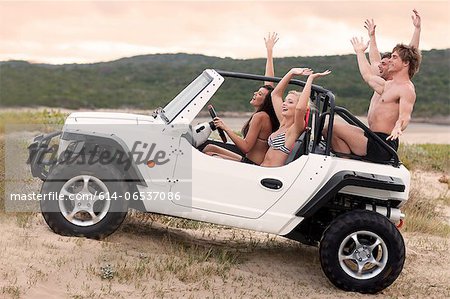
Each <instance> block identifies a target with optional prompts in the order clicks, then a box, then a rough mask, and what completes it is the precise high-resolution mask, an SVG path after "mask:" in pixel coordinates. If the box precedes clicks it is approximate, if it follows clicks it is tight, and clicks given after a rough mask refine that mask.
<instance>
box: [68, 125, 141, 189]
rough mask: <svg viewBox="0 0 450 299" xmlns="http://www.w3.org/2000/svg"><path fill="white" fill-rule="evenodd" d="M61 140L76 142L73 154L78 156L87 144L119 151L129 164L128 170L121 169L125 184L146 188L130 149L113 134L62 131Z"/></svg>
mask: <svg viewBox="0 0 450 299" xmlns="http://www.w3.org/2000/svg"><path fill="white" fill-rule="evenodd" d="M61 139H62V140H65V141H74V142H76V144H75V148H74V149H73V154H74V155H75V156H78V155H80V154H81V153H82V151H83V149H84V148H85V147H86V145H87V144H90V145H92V144H93V145H98V146H103V147H108V148H112V149H115V150H120V151H121V152H123V153H124V156H125V157H126V159H127V161H129V163H130V167H129V169H121V170H123V171H124V172H125V181H126V182H135V183H138V184H139V185H143V186H147V184H146V182H145V179H144V177H143V176H142V174H141V172H140V170H139V169H138V168H137V166H136V164H135V163H134V162H133V158H132V157H131V153H130V149H129V148H128V146H127V145H126V144H125V143H124V142H123V141H122V140H121V139H120V138H119V137H117V136H116V135H114V134H102V133H97V132H85V131H76V132H71V131H64V132H63V133H62V134H61Z"/></svg>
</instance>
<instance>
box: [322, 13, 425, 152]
mask: <svg viewBox="0 0 450 299" xmlns="http://www.w3.org/2000/svg"><path fill="white" fill-rule="evenodd" d="M413 12H414V16H412V19H413V24H414V27H415V30H414V34H413V38H412V40H411V43H410V46H409V47H408V46H403V45H397V46H396V47H395V48H394V53H395V55H393V56H392V57H391V55H390V53H389V54H388V55H384V56H383V57H381V55H380V53H379V51H378V49H377V46H376V40H375V27H376V26H375V24H374V23H373V20H372V21H369V20H366V26H365V27H366V29H367V30H368V33H369V37H370V52H369V58H370V60H371V63H372V65H369V63H368V62H367V59H366V58H365V54H364V51H365V50H366V49H367V45H364V43H363V42H362V39H361V41H359V40H358V39H355V38H354V39H352V44H353V47H354V49H355V52H356V53H357V57H358V65H359V68H360V72H361V75H362V76H363V78H364V80H365V81H366V82H367V83H368V84H369V85H370V86H371V87H372V88H373V89H374V91H375V92H374V94H373V96H372V99H371V102H370V107H369V112H368V123H369V128H370V129H371V130H372V131H373V132H375V133H376V134H377V135H378V136H379V137H381V139H383V140H386V141H387V143H388V144H389V145H390V146H391V147H392V148H394V149H395V150H397V148H398V137H399V136H400V135H401V134H402V131H403V130H404V129H405V128H406V126H407V125H408V123H409V120H410V118H411V113H412V108H413V106H414V102H415V98H416V95H415V90H414V85H413V84H412V82H411V81H410V79H411V78H412V76H413V75H414V74H415V73H416V72H417V70H418V66H419V64H420V54H419V53H418V51H417V47H418V45H419V39H420V16H419V14H418V13H417V11H416V10H414V11H413ZM411 46H412V47H411ZM399 61H400V62H399ZM390 64H392V65H390ZM378 76H379V77H378ZM380 77H381V78H380ZM394 78H395V80H393V79H394ZM391 80H392V81H391ZM326 133H327V128H325V129H324V136H326ZM332 148H333V150H334V151H335V152H339V153H346V154H350V153H354V154H356V155H359V156H365V157H366V159H368V160H372V161H386V160H390V158H391V155H390V154H389V153H388V152H387V151H386V150H385V149H384V148H383V147H382V146H381V145H380V144H379V143H377V142H376V141H375V140H372V139H369V138H367V136H366V135H365V134H364V131H363V130H362V129H361V128H359V127H355V126H352V125H349V124H342V123H335V124H334V126H333V138H332Z"/></svg>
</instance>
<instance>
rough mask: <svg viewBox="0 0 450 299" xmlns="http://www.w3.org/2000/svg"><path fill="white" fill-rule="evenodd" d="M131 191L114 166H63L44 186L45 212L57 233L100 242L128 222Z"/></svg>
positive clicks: (57, 168) (53, 173)
mask: <svg viewBox="0 0 450 299" xmlns="http://www.w3.org/2000/svg"><path fill="white" fill-rule="evenodd" d="M127 192H129V188H128V185H127V184H126V182H125V181H124V178H123V175H122V173H121V172H120V171H119V170H118V169H117V168H115V167H114V165H100V164H95V165H88V164H77V163H75V164H73V165H70V166H68V165H65V164H59V165H57V166H55V167H54V168H53V169H52V171H51V173H50V174H49V176H48V178H47V180H46V181H45V182H44V184H43V186H42V190H41V194H42V196H43V200H41V211H42V215H43V216H44V219H45V221H46V222H47V224H48V226H49V227H50V228H51V229H52V230H53V231H54V232H55V233H58V234H61V235H67V236H80V237H81V236H84V237H87V238H95V239H100V238H104V237H106V236H108V235H110V234H112V233H113V232H114V231H115V230H116V229H117V228H118V227H119V226H120V224H121V223H122V222H123V220H124V219H125V217H126V215H127V202H126V200H124V199H125V197H126V196H125V194H126V193H127ZM55 199H58V200H55Z"/></svg>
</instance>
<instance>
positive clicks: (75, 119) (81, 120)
mask: <svg viewBox="0 0 450 299" xmlns="http://www.w3.org/2000/svg"><path fill="white" fill-rule="evenodd" d="M153 123H156V124H162V123H164V122H163V121H162V120H161V119H160V118H159V117H158V118H156V119H155V118H153V116H150V115H141V114H133V113H117V112H75V113H71V114H70V115H69V116H68V117H67V119H66V122H65V124H66V125H82V124H111V125H113V124H134V125H136V124H153Z"/></svg>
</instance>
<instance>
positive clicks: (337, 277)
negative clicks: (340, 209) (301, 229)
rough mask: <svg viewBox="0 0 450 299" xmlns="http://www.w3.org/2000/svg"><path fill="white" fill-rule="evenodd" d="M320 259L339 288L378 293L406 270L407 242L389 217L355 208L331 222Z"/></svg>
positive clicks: (320, 250) (322, 244)
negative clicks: (404, 265) (404, 268)
mask: <svg viewBox="0 0 450 299" xmlns="http://www.w3.org/2000/svg"><path fill="white" fill-rule="evenodd" d="M319 254H320V262H321V265H322V269H323V271H324V273H325V275H326V276H327V277H328V279H329V280H330V281H331V282H332V283H333V284H334V285H335V286H337V287H338V288H340V289H343V290H345V291H353V292H360V293H377V292H379V291H381V290H383V289H385V288H387V287H388V286H389V285H391V284H392V283H393V282H394V281H395V280H396V279H397V277H398V276H399V275H400V272H401V271H402V269H403V264H404V262H405V244H404V241H403V238H402V236H401V234H400V232H399V231H398V230H397V228H396V227H395V225H394V224H393V223H392V222H390V221H389V220H388V219H387V218H386V217H384V216H382V215H380V214H378V213H376V212H372V211H365V210H355V211H351V212H348V213H345V214H343V215H341V216H339V217H337V218H336V219H335V220H333V221H332V222H331V224H330V225H329V227H328V228H327V229H326V230H325V232H324V234H323V237H322V240H321V241H320V248H319Z"/></svg>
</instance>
